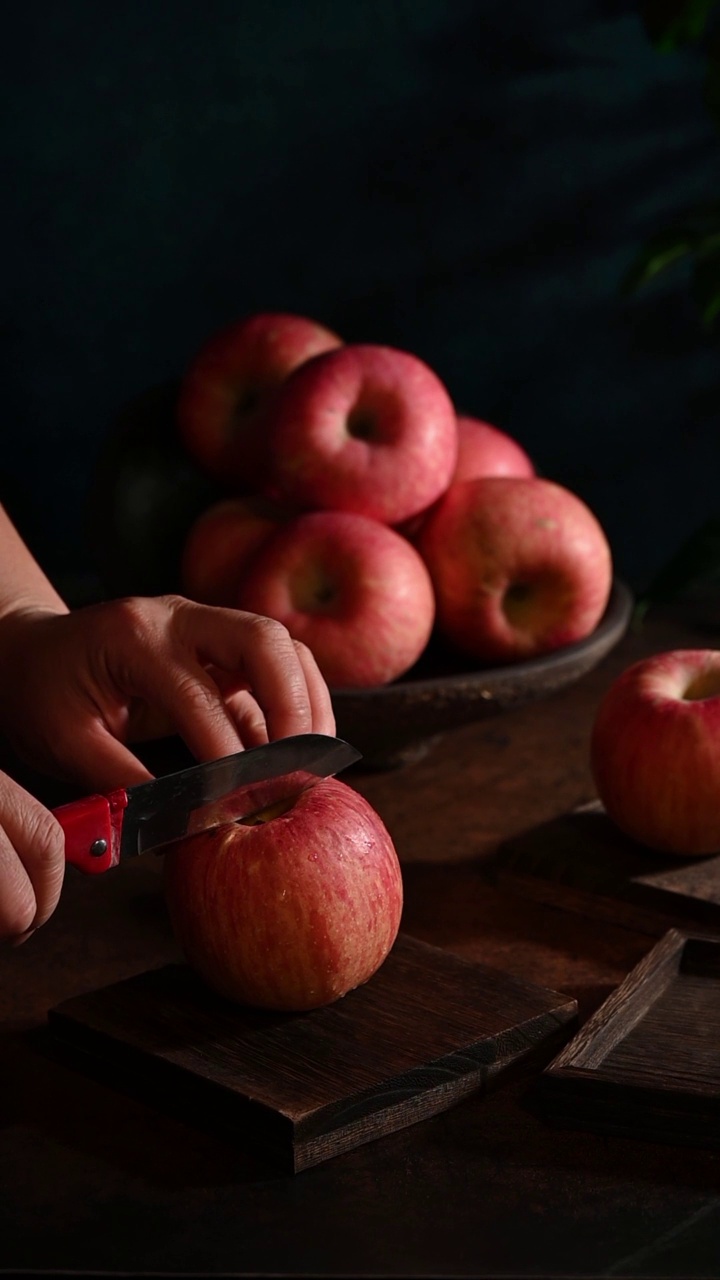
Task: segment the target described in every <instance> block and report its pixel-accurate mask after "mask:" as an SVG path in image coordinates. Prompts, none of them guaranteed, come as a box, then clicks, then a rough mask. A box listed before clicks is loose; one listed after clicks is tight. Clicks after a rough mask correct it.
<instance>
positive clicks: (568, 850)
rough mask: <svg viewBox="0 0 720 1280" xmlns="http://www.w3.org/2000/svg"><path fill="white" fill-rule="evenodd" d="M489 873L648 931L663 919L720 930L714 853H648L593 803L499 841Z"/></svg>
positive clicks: (543, 898)
mask: <svg viewBox="0 0 720 1280" xmlns="http://www.w3.org/2000/svg"><path fill="white" fill-rule="evenodd" d="M490 873H491V874H492V876H493V879H494V881H495V883H496V884H497V885H499V886H501V887H503V888H505V889H509V890H511V891H512V892H515V893H518V894H521V895H523V896H525V897H530V898H534V899H536V900H538V901H540V902H547V903H548V904H549V905H551V906H555V907H564V908H565V909H566V910H569V911H576V912H579V913H580V914H583V915H587V916H591V917H593V918H595V919H601V920H608V921H611V922H612V923H613V924H619V925H624V926H625V927H626V928H629V929H635V930H638V931H639V932H642V933H647V934H649V935H651V936H653V937H661V936H662V935H663V934H664V933H665V932H666V930H667V929H668V928H669V927H671V926H677V927H679V928H697V927H698V926H702V928H703V929H704V930H709V931H711V932H715V930H716V929H717V930H719V931H720V856H716V855H713V856H711V857H703V858H688V857H678V856H674V857H671V856H669V855H667V854H660V853H654V852H652V851H651V850H649V849H647V848H645V847H644V846H643V845H640V844H637V843H636V842H635V841H634V840H631V839H629V837H627V836H624V835H623V834H622V832H621V831H619V830H618V828H617V827H616V826H615V825H614V823H612V822H611V821H610V819H609V818H608V817H607V815H606V813H605V812H604V810H603V808H602V805H600V804H599V803H597V802H596V803H593V804H590V805H586V806H584V807H582V808H579V809H576V810H574V811H573V812H571V813H566V814H562V815H561V816H560V817H559V818H554V819H552V820H551V821H549V822H547V823H543V824H542V825H541V826H538V827H535V828H533V830H531V831H527V832H523V833H522V834H521V835H519V836H514V837H513V838H511V839H510V840H508V841H506V842H505V843H504V844H503V845H502V847H501V848H500V850H499V851H498V854H497V856H496V858H495V862H494V865H493V866H492V868H491V869H490Z"/></svg>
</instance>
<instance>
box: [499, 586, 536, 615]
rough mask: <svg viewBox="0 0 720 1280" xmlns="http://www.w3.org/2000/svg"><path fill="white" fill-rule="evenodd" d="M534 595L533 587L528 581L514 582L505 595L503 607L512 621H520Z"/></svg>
mask: <svg viewBox="0 0 720 1280" xmlns="http://www.w3.org/2000/svg"><path fill="white" fill-rule="evenodd" d="M532 597H533V588H532V587H531V586H530V584H529V583H527V582H513V583H512V585H511V586H509V587H508V589H507V591H506V592H505V595H504V596H503V609H504V611H505V615H506V617H507V618H508V619H509V620H510V622H518V621H520V619H521V616H522V614H523V612H524V610H525V607H526V605H527V603H528V601H529V600H531V599H532Z"/></svg>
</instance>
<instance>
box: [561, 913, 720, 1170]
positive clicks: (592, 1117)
mask: <svg viewBox="0 0 720 1280" xmlns="http://www.w3.org/2000/svg"><path fill="white" fill-rule="evenodd" d="M536 1101H537V1103H538V1105H539V1106H540V1108H541V1109H542V1111H543V1113H544V1114H545V1115H546V1116H547V1118H548V1119H551V1120H554V1121H556V1122H559V1123H562V1124H565V1125H571V1126H578V1127H582V1128H587V1129H594V1130H599V1131H601V1132H604V1133H618V1134H625V1135H628V1136H631V1137H642V1138H650V1139H653V1140H655V1141H658V1142H670V1143H679V1144H683V1145H688V1144H689V1145H697V1146H703V1147H715V1146H718V1145H720V938H717V937H715V938H713V937H709V936H707V935H704V934H694V933H685V932H683V931H682V930H679V929H669V930H668V931H667V932H666V933H665V935H664V936H663V937H662V938H661V940H660V941H659V942H658V943H657V944H656V945H655V946H654V947H653V949H652V950H651V951H650V952H649V953H648V954H647V955H646V956H645V957H644V958H643V959H642V960H641V961H640V963H639V964H638V965H636V967H635V968H634V969H633V970H632V972H631V973H629V974H628V976H627V978H626V979H625V981H624V982H622V983H621V984H620V986H619V987H618V988H617V989H616V990H615V991H614V992H613V994H612V995H611V996H610V997H609V999H608V1000H606V1001H605V1003H604V1004H603V1005H601V1006H600V1008H599V1009H598V1010H597V1011H596V1012H595V1013H594V1014H593V1016H592V1017H591V1018H590V1019H589V1020H588V1022H587V1023H586V1024H585V1026H584V1027H582V1029H581V1030H580V1031H579V1032H578V1034H577V1035H576V1036H575V1037H574V1038H573V1039H572V1040H571V1041H570V1043H569V1044H567V1045H566V1046H565V1047H564V1048H563V1049H562V1050H561V1051H560V1053H559V1054H558V1056H557V1057H556V1058H555V1059H554V1060H553V1061H552V1062H551V1063H550V1065H549V1066H548V1067H546V1068H545V1070H544V1071H543V1072H542V1073H541V1075H540V1077H539V1081H538V1086H537V1098H536Z"/></svg>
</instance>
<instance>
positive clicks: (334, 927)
mask: <svg viewBox="0 0 720 1280" xmlns="http://www.w3.org/2000/svg"><path fill="white" fill-rule="evenodd" d="M164 884H165V894H166V901H167V905H168V911H169V914H170V919H171V922H172V925H173V928H174V931H175V934H176V937H177V939H178V942H179V945H180V947H181V948H182V950H183V952H184V954H185V956H186V959H187V960H188V963H189V964H190V965H191V966H192V967H193V968H194V969H196V970H197V972H198V973H200V974H201V975H202V977H204V978H205V980H206V982H207V983H208V984H209V986H211V987H212V988H214V990H216V991H217V992H219V994H220V995H223V996H226V997H227V998H228V999H230V1000H234V1001H239V1002H241V1003H243V1004H248V1005H254V1006H257V1007H259V1008H263V1009H278V1010H285V1011H301V1010H307V1009H315V1008H318V1007H320V1006H322V1005H326V1004H330V1003H332V1002H333V1001H335V1000H338V999H340V998H341V997H342V996H344V995H346V994H347V992H348V991H351V990H352V989H353V988H355V987H358V986H360V985H361V984H362V983H364V982H367V981H368V979H369V978H371V977H372V976H373V974H374V973H375V972H376V971H377V970H378V969H379V967H380V965H381V964H382V963H383V961H384V960H385V958H386V956H387V955H388V953H389V952H390V949H391V948H392V945H393V943H394V941H395V938H396V936H397V933H398V929H399V927H400V917H401V914H402V903H403V888H402V875H401V870H400V863H399V861H398V857H397V853H396V851H395V847H394V845H393V842H392V840H391V838H390V835H389V834H388V832H387V830H386V828H385V826H384V824H383V822H382V820H381V818H380V816H379V815H378V814H377V813H376V812H375V810H374V809H373V808H372V807H371V805H370V804H368V802H367V801H366V800H365V799H364V798H363V797H362V796H360V795H359V794H358V793H357V792H356V791H354V790H353V789H352V788H351V787H349V786H348V785H347V784H346V783H344V782H341V781H340V780H339V779H337V778H329V779H326V780H324V781H322V782H319V783H317V784H316V785H315V786H314V787H312V788H311V789H310V790H309V791H305V792H303V793H301V794H300V795H299V796H298V798H297V799H296V800H295V802H294V804H291V805H290V807H289V808H287V809H286V810H285V811H284V812H280V813H274V814H273V813H269V814H268V815H266V820H262V818H261V820H259V821H258V822H257V823H256V824H255V825H245V824H243V823H233V824H230V825H228V826H225V827H219V828H217V829H216V830H215V831H213V832H205V833H204V834H202V835H197V836H192V837H190V838H189V839H187V840H185V841H183V842H182V843H179V844H178V845H176V846H174V847H173V848H171V849H169V850H168V852H167V853H166V854H165V858H164Z"/></svg>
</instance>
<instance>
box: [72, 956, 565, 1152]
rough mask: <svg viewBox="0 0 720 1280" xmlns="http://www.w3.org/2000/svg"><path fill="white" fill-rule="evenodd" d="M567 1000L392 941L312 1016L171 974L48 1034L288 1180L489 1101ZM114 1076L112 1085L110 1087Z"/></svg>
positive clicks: (95, 995)
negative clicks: (268, 1162)
mask: <svg viewBox="0 0 720 1280" xmlns="http://www.w3.org/2000/svg"><path fill="white" fill-rule="evenodd" d="M576 1013H577V1005H576V1002H575V1000H573V999H570V998H569V997H567V996H563V995H559V994H558V993H556V992H552V991H548V990H547V989H545V988H543V987H538V986H535V985H533V984H531V983H528V982H524V981H521V980H518V979H515V978H512V977H509V976H508V975H506V974H503V973H500V972H498V971H496V970H493V969H490V968H488V967H486V966H484V965H479V964H474V963H470V962H468V961H465V960H462V959H460V958H459V957H458V956H454V955H452V954H449V953H447V952H444V951H441V950H439V949H438V948H436V947H433V946H429V945H428V944H426V943H423V942H419V941H417V940H416V939H413V938H410V937H407V936H403V935H401V936H400V938H399V939H398V941H397V943H396V945H395V947H394V949H393V951H392V953H391V955H390V956H389V957H388V959H387V961H386V962H385V964H384V965H383V966H382V968H381V969H380V970H379V972H378V973H377V974H376V975H375V977H374V978H373V979H372V980H371V981H370V982H368V983H366V984H365V986H363V987H360V988H358V989H357V990H356V991H354V992H351V993H350V994H349V995H348V996H346V997H345V998H344V999H343V1000H341V1001H338V1002H337V1003H336V1004H333V1005H329V1006H327V1007H326V1008H323V1009H317V1010H314V1011H313V1012H311V1013H308V1014H278V1013H268V1012H263V1011H258V1010H252V1009H246V1008H241V1007H239V1006H236V1005H233V1004H230V1003H229V1002H227V1001H224V1000H222V999H220V998H219V997H217V996H215V995H214V994H212V993H211V992H210V991H209V990H208V989H207V987H206V986H205V985H204V984H203V983H202V981H201V980H200V979H199V978H198V977H196V975H194V974H193V973H192V972H191V971H190V970H189V969H188V968H187V967H186V966H185V965H166V966H163V967H162V968H160V969H156V970H154V971H151V972H148V973H143V974H140V975H138V976H136V977H133V978H130V979H128V980H126V981H123V982H119V983H115V984H113V985H112V986H109V987H106V988H104V989H101V990H99V991H95V992H91V993H89V994H88V995H84V996H77V997H74V998H73V999H71V1000H68V1001H66V1002H64V1003H63V1004H61V1005H59V1006H57V1007H56V1008H54V1009H52V1010H51V1011H50V1014H49V1027H50V1029H51V1031H52V1032H53V1033H54V1035H55V1036H57V1037H60V1038H62V1040H63V1041H64V1042H65V1043H66V1044H68V1045H71V1046H74V1047H75V1048H76V1049H78V1050H81V1051H84V1053H85V1054H87V1055H92V1056H93V1057H94V1058H95V1059H97V1060H99V1064H100V1069H101V1072H102V1071H103V1070H104V1071H105V1072H106V1073H107V1072H108V1071H109V1070H110V1066H111V1065H112V1083H114V1084H119V1083H122V1082H123V1080H124V1081H125V1082H126V1083H130V1082H133V1083H134V1086H135V1088H137V1086H138V1084H142V1081H143V1080H144V1081H145V1082H146V1083H147V1084H148V1086H149V1087H150V1088H151V1090H152V1091H153V1092H154V1095H155V1097H156V1098H158V1097H161V1096H163V1095H164V1098H165V1101H168V1102H170V1104H171V1105H172V1106H173V1108H174V1109H178V1108H179V1109H184V1110H185V1112H187V1110H188V1107H189V1106H190V1107H191V1108H192V1114H193V1115H194V1116H195V1117H196V1118H198V1119H200V1120H201V1121H202V1122H207V1123H211V1124H213V1125H217V1124H219V1125H220V1126H221V1127H224V1128H225V1129H226V1130H234V1131H238V1132H246V1133H247V1134H248V1135H249V1136H250V1137H251V1138H252V1139H253V1140H254V1141H256V1142H257V1141H260V1142H261V1143H264V1144H265V1145H268V1146H272V1147H274V1148H276V1150H277V1155H278V1159H279V1160H280V1162H281V1163H283V1164H284V1165H286V1166H287V1165H289V1166H290V1167H292V1168H293V1169H294V1170H295V1171H298V1170H300V1169H304V1168H307V1167H309V1166H310V1165H313V1164H317V1163H318V1162H319V1161H321V1160H324V1159H327V1158H328V1157H330V1156H333V1155H336V1154H338V1153H339V1152H341V1151H346V1150H348V1149H350V1148H351V1147H355V1146H357V1145H359V1144H360V1143H364V1142H368V1141H369V1140H370V1139H372V1138H376V1137H379V1136H381V1135H382V1134H384V1133H389V1132H392V1131H394V1130H396V1129H398V1128H402V1127H405V1126H406V1125H408V1124H412V1123H414V1122H416V1121H418V1120H422V1119H424V1118H425V1117H427V1116H431V1115H435V1114H437V1113H438V1112H439V1111H442V1110H445V1109H446V1108H447V1107H449V1106H451V1105H453V1104H454V1103H456V1102H458V1101H459V1100H460V1099H461V1098H463V1097H466V1096H467V1095H468V1094H470V1093H475V1092H477V1091H478V1090H480V1089H482V1088H483V1087H484V1086H485V1085H486V1084H487V1083H488V1082H489V1081H490V1080H491V1079H492V1078H493V1077H495V1076H497V1075H498V1074H499V1073H500V1072H502V1071H503V1070H504V1069H506V1068H507V1067H509V1066H510V1065H511V1064H517V1063H518V1062H520V1061H521V1060H523V1059H525V1058H529V1057H531V1056H532V1055H534V1054H536V1053H537V1052H538V1051H539V1050H541V1049H542V1048H543V1047H544V1046H546V1055H545V1060H547V1056H549V1055H550V1054H551V1053H553V1052H554V1051H555V1049H556V1048H557V1043H558V1038H563V1037H564V1036H566V1035H567V1034H568V1033H569V1031H570V1030H571V1024H572V1023H573V1022H574V1019H575V1017H576ZM107 1078H108V1079H110V1076H109V1075H107Z"/></svg>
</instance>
